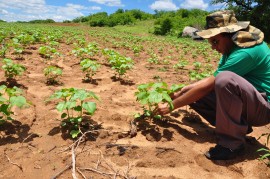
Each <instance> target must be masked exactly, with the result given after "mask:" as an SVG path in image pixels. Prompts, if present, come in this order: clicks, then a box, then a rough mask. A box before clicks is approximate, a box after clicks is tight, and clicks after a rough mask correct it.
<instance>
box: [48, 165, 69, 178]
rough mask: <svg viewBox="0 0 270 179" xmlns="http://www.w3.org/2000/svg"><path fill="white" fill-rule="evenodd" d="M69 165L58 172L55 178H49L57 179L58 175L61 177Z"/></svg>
mask: <svg viewBox="0 0 270 179" xmlns="http://www.w3.org/2000/svg"><path fill="white" fill-rule="evenodd" d="M70 168H71V165H67V166H66V168H64V169H63V170H61V171H60V172H58V173H57V174H56V175H55V176H53V177H51V179H56V178H57V177H59V176H60V175H62V174H63V173H64V172H65V171H66V170H68V169H70Z"/></svg>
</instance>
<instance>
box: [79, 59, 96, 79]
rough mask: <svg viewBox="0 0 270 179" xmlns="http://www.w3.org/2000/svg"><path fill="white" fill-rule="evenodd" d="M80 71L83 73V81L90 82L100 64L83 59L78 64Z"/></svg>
mask: <svg viewBox="0 0 270 179" xmlns="http://www.w3.org/2000/svg"><path fill="white" fill-rule="evenodd" d="M80 65H81V70H82V71H83V72H84V73H85V81H90V82H91V81H92V80H93V76H94V75H95V74H96V71H97V70H98V69H99V68H100V64H98V63H97V62H96V61H93V60H90V59H88V58H87V59H84V60H83V61H81V63H80Z"/></svg>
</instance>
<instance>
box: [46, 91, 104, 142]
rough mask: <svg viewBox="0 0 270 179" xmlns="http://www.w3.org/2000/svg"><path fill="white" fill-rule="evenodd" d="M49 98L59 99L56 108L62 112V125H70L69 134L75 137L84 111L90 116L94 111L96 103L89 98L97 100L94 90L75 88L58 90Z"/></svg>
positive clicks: (78, 132) (79, 128) (79, 131)
mask: <svg viewBox="0 0 270 179" xmlns="http://www.w3.org/2000/svg"><path fill="white" fill-rule="evenodd" d="M50 99H58V100H60V101H59V102H58V104H57V106H56V109H57V111H59V112H61V113H62V114H61V119H62V126H70V127H71V131H70V135H71V137H72V138H76V137H77V136H78V135H79V134H80V133H81V123H82V120H83V114H84V112H86V113H88V114H89V115H90V116H92V115H93V114H94V112H95V111H96V103H95V102H92V101H89V100H90V99H95V100H99V98H98V96H96V95H95V93H94V92H91V91H86V90H84V89H76V88H64V89H61V90H58V91H56V92H55V93H54V94H53V95H52V96H51V97H50Z"/></svg>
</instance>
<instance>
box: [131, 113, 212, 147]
mask: <svg viewBox="0 0 270 179" xmlns="http://www.w3.org/2000/svg"><path fill="white" fill-rule="evenodd" d="M180 113H183V114H184V117H183V118H182V120H181V121H180V120H177V119H175V118H178V117H179V116H180ZM172 116H173V117H174V118H173V117H172ZM135 122H136V123H137V130H138V131H141V133H142V134H143V135H145V136H146V137H148V139H149V136H151V137H150V138H154V139H155V140H156V141H160V140H161V139H162V138H165V139H166V140H168V141H170V140H172V138H173V135H175V133H174V131H177V132H178V133H179V134H180V135H182V136H184V137H185V138H187V139H190V140H193V141H195V142H198V143H204V142H211V143H214V142H215V141H216V140H215V135H214V129H213V128H212V127H210V126H208V125H207V124H205V123H204V122H202V120H201V119H200V117H199V116H198V115H190V113H188V112H187V111H183V110H179V111H177V112H174V113H172V114H171V116H165V117H164V118H163V119H161V120H160V119H152V120H150V119H148V118H145V117H141V118H139V119H136V121H135ZM182 126H189V127H192V128H193V130H194V131H190V130H187V129H185V128H184V127H182ZM161 128H163V130H161Z"/></svg>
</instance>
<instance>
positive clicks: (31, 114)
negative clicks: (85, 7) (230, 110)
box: [0, 30, 270, 179]
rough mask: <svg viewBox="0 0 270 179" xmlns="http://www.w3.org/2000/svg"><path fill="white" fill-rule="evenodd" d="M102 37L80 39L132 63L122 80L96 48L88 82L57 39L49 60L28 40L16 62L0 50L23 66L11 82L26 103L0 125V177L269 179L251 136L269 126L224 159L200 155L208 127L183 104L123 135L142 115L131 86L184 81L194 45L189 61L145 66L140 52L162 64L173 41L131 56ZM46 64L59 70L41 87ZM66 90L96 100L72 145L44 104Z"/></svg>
mask: <svg viewBox="0 0 270 179" xmlns="http://www.w3.org/2000/svg"><path fill="white" fill-rule="evenodd" d="M96 32H98V30H97V31H96ZM110 33H113V31H111V32H110ZM110 37H111V36H109V35H107V36H104V37H101V36H97V35H96V36H94V35H92V36H91V35H89V34H88V35H86V36H85V39H86V40H87V42H92V41H95V42H96V43H97V44H98V46H99V48H100V49H104V48H110V49H114V50H116V51H118V52H119V53H121V54H123V55H125V56H129V57H131V58H132V59H133V60H134V68H133V69H132V70H129V71H128V72H127V77H126V79H125V80H118V79H115V78H114V73H115V72H114V70H113V69H111V67H110V66H109V65H108V64H107V63H106V58H105V57H104V56H103V55H102V54H101V53H100V54H98V55H96V56H95V57H94V58H95V59H97V61H98V62H99V63H100V64H101V68H100V69H99V70H98V71H97V73H96V75H95V76H94V82H92V83H90V82H88V83H86V82H83V77H84V74H83V73H82V70H81V69H80V65H79V63H78V62H79V59H78V58H77V57H76V56H74V54H72V53H71V51H72V49H73V46H72V45H68V44H66V43H64V42H61V43H60V44H59V46H58V47H57V49H58V51H59V52H60V53H61V54H62V55H61V56H55V57H54V58H53V59H49V60H48V59H44V58H42V57H41V56H40V55H39V53H38V48H39V47H40V45H41V44H32V45H29V46H28V47H27V48H26V51H27V53H24V54H23V55H22V57H23V58H22V59H20V60H16V56H15V55H14V54H12V50H10V52H9V53H8V54H7V55H6V57H8V58H11V59H13V60H14V61H15V62H16V63H20V64H23V65H24V66H25V67H26V68H27V70H26V72H25V73H24V74H23V75H22V76H19V77H17V78H16V79H17V86H19V87H20V88H21V89H23V90H24V96H25V97H26V99H27V100H28V101H29V103H30V106H29V107H28V108H24V109H17V108H16V109H15V115H14V118H15V119H16V120H14V121H8V122H7V123H5V124H3V125H2V126H0V134H1V136H0V152H1V154H2V155H1V156H0V178H3V179H22V178H27V179H41V178H42V179H43V178H44V179H47V178H59V179H60V178H61V179H68V178H140V179H148V178H160V179H174V178H185V179H187V178H198V177H200V178H218V179H223V178H230V179H231V178H250V179H253V178H261V179H265V178H270V168H269V167H267V166H266V164H265V163H264V162H263V161H260V160H258V158H259V156H260V153H259V152H256V151H257V150H258V149H259V148H262V147H265V146H264V145H265V144H266V137H262V138H260V139H259V140H257V139H258V137H259V136H260V135H261V134H263V133H267V132H268V133H269V131H270V130H269V129H270V126H269V125H268V126H264V127H260V128H254V131H253V132H252V133H251V134H249V136H248V137H247V144H246V151H245V153H244V154H243V155H241V156H239V157H238V158H237V159H235V160H231V161H210V160H208V159H206V158H205V156H204V152H206V151H207V150H208V149H209V148H210V147H213V146H214V145H215V143H216V138H215V129H214V127H212V126H210V125H208V123H207V122H206V121H205V120H204V119H203V118H202V117H200V116H198V115H196V114H195V113H194V112H193V111H191V110H190V109H189V107H183V108H181V109H177V110H175V111H173V112H172V113H171V114H170V115H167V116H166V118H165V119H163V120H147V119H141V120H135V124H136V128H137V135H136V136H134V137H131V136H130V128H131V125H130V122H131V121H132V120H134V116H133V115H134V114H135V113H138V112H141V113H142V108H141V104H140V103H139V102H138V101H136V97H135V95H134V93H135V92H136V91H137V86H138V85H139V84H142V83H147V82H155V81H158V80H162V81H165V82H166V83H168V84H170V85H171V84H178V83H189V82H190V80H189V77H188V70H189V69H191V68H192V65H191V64H192V62H191V59H192V61H194V58H196V61H201V62H203V63H205V61H204V57H203V56H202V54H197V56H193V57H192V56H191V53H192V52H193V51H194V49H193V47H191V49H190V50H188V53H186V54H185V56H184V57H185V58H186V59H190V65H189V66H187V67H185V68H184V69H183V70H179V71H176V70H175V69H174V68H172V65H168V64H157V65H156V64H150V63H149V62H148V61H147V59H148V58H149V54H148V53H147V50H148V49H150V48H151V49H153V50H154V51H155V50H156V51H155V52H156V54H158V55H159V56H160V57H161V58H164V59H165V57H168V58H167V59H168V60H169V61H170V63H171V64H175V63H177V61H178V58H179V57H180V56H181V54H182V48H181V46H180V47H179V49H178V50H177V49H176V47H175V46H174V44H170V43H165V42H164V41H162V43H163V42H164V44H163V45H164V48H163V51H158V47H160V46H161V43H159V42H154V41H152V42H148V41H140V44H141V45H142V46H143V49H144V50H142V51H141V52H140V53H139V54H134V53H133V51H132V50H130V48H124V47H119V46H117V44H113V43H111V41H108V40H107V41H106V38H110ZM138 38H139V37H138ZM118 40H119V39H118ZM115 41H117V37H115ZM123 41H125V40H123ZM126 41H128V40H127V39H126ZM200 43H203V42H196V43H195V46H196V44H198V45H199V44H200ZM203 44H205V45H207V44H206V43H203ZM180 45H181V44H180ZM208 50H209V52H210V51H211V50H210V49H208ZM217 60H218V59H211V61H210V62H209V63H211V64H212V65H213V67H216V65H217ZM48 64H54V65H57V66H58V67H60V68H61V69H62V70H63V75H62V76H61V77H60V79H59V81H60V82H61V84H59V85H47V84H46V78H45V76H44V74H43V69H44V68H45V66H47V65H48ZM5 80H6V79H5V76H4V71H3V70H1V72H0V82H1V84H6V81H5ZM70 87H74V88H82V89H87V90H91V91H93V92H94V93H95V94H96V95H98V96H99V97H100V101H99V102H98V101H97V102H96V103H97V110H96V112H95V114H94V115H93V116H92V117H91V123H92V124H94V126H96V128H95V129H94V130H92V131H91V132H89V133H87V134H86V135H85V137H84V138H82V141H81V142H79V145H73V144H74V142H75V141H76V139H75V140H73V139H71V137H70V135H69V134H68V133H67V132H66V131H65V130H63V128H61V127H60V123H61V120H60V119H61V117H60V115H61V114H60V113H59V112H58V111H57V110H56V109H55V107H56V102H55V101H49V102H48V101H47V102H46V100H47V99H48V98H49V97H50V95H52V94H53V93H54V92H55V91H56V90H59V89H62V88H70ZM77 139H78V138H77ZM77 144H78V143H77ZM74 170H75V171H74Z"/></svg>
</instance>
